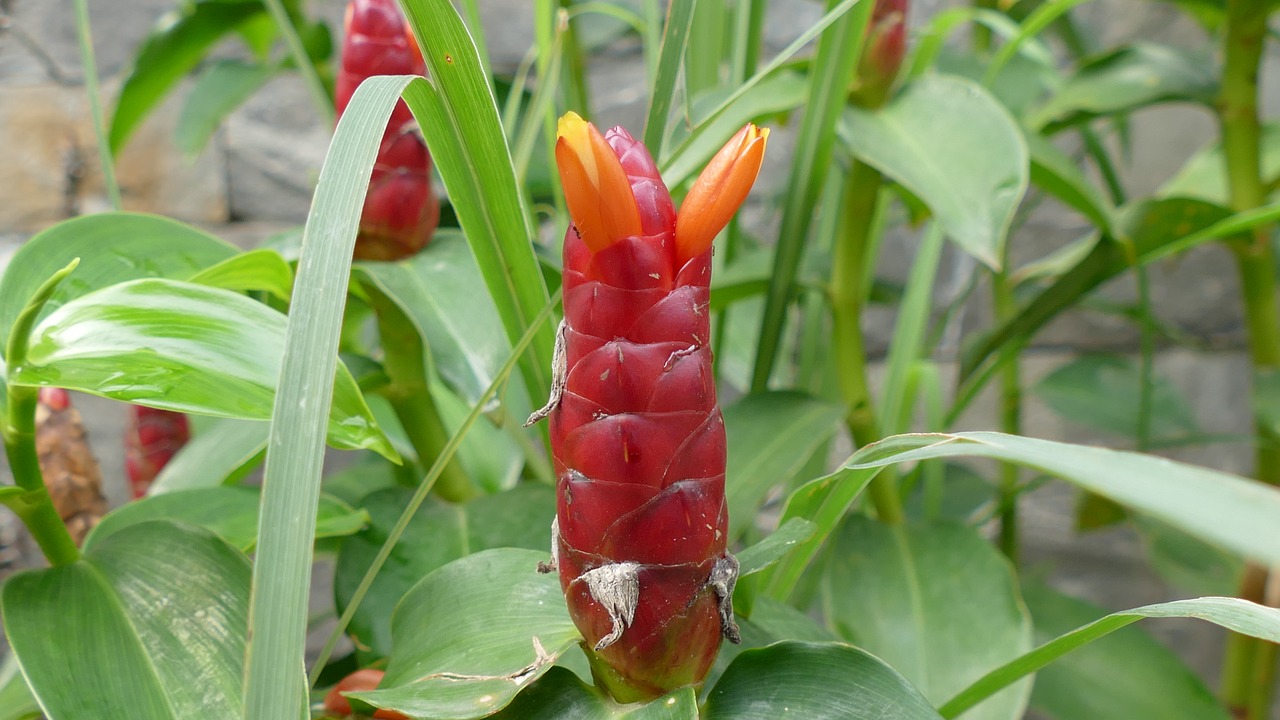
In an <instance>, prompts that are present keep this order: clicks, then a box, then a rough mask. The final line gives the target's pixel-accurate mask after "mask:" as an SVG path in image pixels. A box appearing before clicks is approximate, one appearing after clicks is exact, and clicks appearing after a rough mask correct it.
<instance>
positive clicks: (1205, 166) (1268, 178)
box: [1156, 122, 1280, 206]
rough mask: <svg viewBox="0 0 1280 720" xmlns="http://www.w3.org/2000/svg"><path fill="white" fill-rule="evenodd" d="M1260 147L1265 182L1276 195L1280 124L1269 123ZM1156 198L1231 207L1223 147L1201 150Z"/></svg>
mask: <svg viewBox="0 0 1280 720" xmlns="http://www.w3.org/2000/svg"><path fill="white" fill-rule="evenodd" d="M1258 144H1259V145H1260V148H1261V150H1262V153H1261V157H1260V161H1261V164H1262V167H1261V168H1260V169H1261V175H1262V181H1263V182H1264V183H1265V184H1266V186H1267V188H1268V189H1269V190H1271V191H1274V190H1275V189H1276V182H1277V180H1280V123H1274V122H1271V123H1265V124H1264V125H1263V126H1262V136H1261V137H1260V138H1259V139H1258ZM1268 194H1273V193H1268ZM1156 195H1157V196H1158V197H1188V198H1196V199H1198V200H1204V201H1205V202H1211V203H1214V204H1215V205H1223V206H1226V205H1230V204H1231V195H1230V192H1229V190H1228V189H1227V168H1226V164H1225V163H1224V161H1223V158H1222V145H1221V144H1220V143H1217V142H1214V143H1210V144H1208V145H1206V146H1205V147H1202V148H1200V149H1199V150H1197V151H1196V154H1195V155H1192V156H1191V159H1190V160H1188V161H1187V162H1186V164H1185V165H1183V166H1182V169H1181V170H1179V171H1178V174H1177V175H1174V176H1173V178H1172V179H1170V180H1169V182H1167V183H1165V184H1164V185H1163V186H1161V188H1160V189H1159V190H1158V191H1156Z"/></svg>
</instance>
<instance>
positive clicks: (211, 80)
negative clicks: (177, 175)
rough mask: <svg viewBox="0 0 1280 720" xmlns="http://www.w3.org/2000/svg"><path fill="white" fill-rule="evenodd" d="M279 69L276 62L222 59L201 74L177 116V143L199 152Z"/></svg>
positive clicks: (186, 152) (189, 154) (185, 149)
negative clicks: (231, 115) (227, 119)
mask: <svg viewBox="0 0 1280 720" xmlns="http://www.w3.org/2000/svg"><path fill="white" fill-rule="evenodd" d="M277 72H278V68H277V67H276V66H275V65H268V64H266V63H247V62H244V61H242V60H219V61H217V62H215V63H213V64H211V65H210V66H209V67H208V69H206V70H205V71H204V72H202V73H200V78H199V79H198V80H196V84H195V87H193V88H191V94H190V95H188V96H187V101H186V103H185V104H184V105H183V106H182V113H181V114H180V115H178V129H177V145H178V149H179V150H181V151H182V154H183V155H185V156H187V157H188V158H193V157H195V156H196V155H199V154H200V152H201V151H203V150H204V148H205V146H206V145H208V144H209V139H210V138H212V137H213V134H214V133H215V132H217V130H218V126H219V125H221V124H222V121H223V120H225V119H226V118H227V116H228V115H230V114H231V113H232V112H234V111H235V109H236V108H238V107H240V106H241V105H242V104H244V102H245V101H246V100H248V99H249V98H250V97H252V96H253V94H254V93H256V92H258V91H259V90H261V89H262V87H263V86H265V85H266V84H267V81H269V80H271V78H273V77H275V75H276V73H277Z"/></svg>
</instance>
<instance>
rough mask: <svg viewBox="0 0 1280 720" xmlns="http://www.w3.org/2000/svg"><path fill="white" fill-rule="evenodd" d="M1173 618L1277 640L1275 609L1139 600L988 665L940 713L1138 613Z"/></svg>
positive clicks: (1228, 601)
mask: <svg viewBox="0 0 1280 720" xmlns="http://www.w3.org/2000/svg"><path fill="white" fill-rule="evenodd" d="M1175 617H1190V618H1199V619H1200V620H1207V621H1209V622H1211V623H1213V624H1215V625H1220V626H1222V627H1224V628H1227V629H1228V630H1234V631H1235V632H1238V633H1240V634H1242V635H1248V636H1250V637H1256V638H1261V639H1263V640H1268V641H1270V642H1280V610H1278V609H1276V608H1269V607H1264V606H1262V605H1256V604H1254V603H1251V602H1249V601H1247V600H1240V599H1237V598H1222V597H1205V598H1198V599H1195V600H1176V601H1174V602H1169V603H1161V604H1159V605H1144V606H1143V607H1140V608H1134V609H1133V610H1123V611H1121V612H1117V613H1112V614H1110V615H1107V616H1106V617H1104V618H1101V619H1099V620H1095V621H1094V622H1092V623H1089V624H1088V625H1084V626H1082V627H1079V628H1076V629H1075V630H1072V631H1071V632H1068V633H1065V634H1063V635H1060V636H1058V637H1057V638H1055V639H1053V640H1051V641H1050V642H1047V643H1045V644H1043V645H1041V646H1040V647H1038V648H1036V649H1035V650H1032V651H1031V652H1029V653H1027V654H1026V655H1023V656H1022V657H1020V658H1018V659H1017V660H1014V661H1013V662H1011V663H1009V664H1007V665H1005V666H1003V667H1000V668H997V669H995V670H992V671H991V672H990V673H988V674H987V675H986V676H984V677H983V678H982V679H981V680H979V681H978V682H976V683H974V684H973V685H971V686H969V687H968V688H967V689H965V690H964V691H963V692H961V693H960V694H958V695H956V696H955V697H953V698H951V699H950V700H948V701H947V702H946V704H945V705H943V706H942V707H941V708H939V712H940V713H942V716H943V717H945V718H954V717H959V716H960V714H961V713H963V712H964V711H965V710H967V709H968V708H970V707H973V706H974V705H975V704H977V703H980V702H982V701H983V700H984V699H985V698H987V697H989V696H990V695H991V694H992V693H993V692H996V691H999V690H1000V689H1001V688H1004V687H1006V686H1008V685H1009V684H1011V683H1013V682H1015V681H1017V680H1018V679H1019V678H1022V677H1024V676H1026V675H1029V674H1031V673H1033V672H1036V671H1037V670H1039V669H1041V668H1043V667H1045V666H1047V665H1048V664H1049V663H1052V662H1053V661H1055V660H1057V659H1058V658H1060V657H1062V656H1063V655H1066V654H1067V653H1069V652H1071V651H1073V650H1076V649H1077V648H1080V647H1082V646H1084V645H1087V644H1089V643H1091V642H1093V641H1095V640H1097V639H1098V638H1101V637H1103V636H1105V635H1108V634H1110V633H1112V632H1115V631H1116V630H1119V629H1120V628H1122V627H1124V626H1126V625H1129V624H1131V623H1134V622H1137V621H1138V620H1141V619H1142V618H1175Z"/></svg>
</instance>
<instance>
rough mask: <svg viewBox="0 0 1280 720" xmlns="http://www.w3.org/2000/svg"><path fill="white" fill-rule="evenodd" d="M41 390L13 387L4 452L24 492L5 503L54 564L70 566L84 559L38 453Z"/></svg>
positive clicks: (10, 392)
mask: <svg viewBox="0 0 1280 720" xmlns="http://www.w3.org/2000/svg"><path fill="white" fill-rule="evenodd" d="M38 397H39V391H38V390H36V389H35V388H31V387H21V386H17V385H10V386H9V408H8V411H9V417H8V419H7V421H6V422H5V424H4V451H5V455H6V456H7V457H8V458H9V469H10V470H11V471H12V472H13V481H14V483H15V484H17V486H18V487H20V488H22V489H23V490H24V491H26V492H24V493H23V495H22V496H20V497H15V498H12V499H7V500H6V501H5V504H6V505H7V506H8V507H9V508H10V509H12V510H13V511H14V514H16V515H17V516H18V518H19V519H20V520H22V524H23V525H26V527H27V530H29V531H30V532H31V537H33V538H35V541H36V544H37V545H39V546H40V551H41V552H42V553H44V556H45V559H47V560H48V561H49V564H50V565H66V564H67V563H73V562H75V561H76V560H78V559H79V558H80V550H79V549H78V548H77V547H76V543H75V540H73V539H72V538H71V533H69V532H67V526H66V524H65V523H63V522H62V517H61V516H59V515H58V511H57V509H55V508H54V507H53V498H51V497H50V496H49V489H48V488H46V487H45V484H44V476H43V475H42V474H41V472H40V457H39V455H38V454H37V453H36V422H35V418H36V402H37V399H38Z"/></svg>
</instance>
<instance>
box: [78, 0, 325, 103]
mask: <svg viewBox="0 0 1280 720" xmlns="http://www.w3.org/2000/svg"><path fill="white" fill-rule="evenodd" d="M80 2H84V0H80ZM263 4H264V5H266V6H267V11H268V12H270V13H271V18H272V19H273V20H275V23H276V29H277V30H279V31H280V36H281V37H283V38H284V44H285V47H287V48H289V55H290V56H291V57H292V58H293V63H294V64H295V65H297V66H298V72H300V73H302V80H303V82H305V83H306V84H307V90H308V91H310V93H311V99H312V100H313V101H314V102H315V104H316V110H317V111H319V113H320V117H321V119H322V120H324V122H325V124H326V125H329V126H332V125H333V120H334V108H333V98H332V97H330V96H329V90H328V88H326V87H325V85H324V80H322V79H321V78H320V73H319V71H317V70H316V66H315V63H313V62H311V58H310V57H309V56H308V55H307V48H306V46H304V45H303V44H302V37H301V36H299V35H298V29H297V28H296V27H294V25H293V18H291V17H290V16H289V11H288V9H286V8H285V6H284V0H263Z"/></svg>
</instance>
